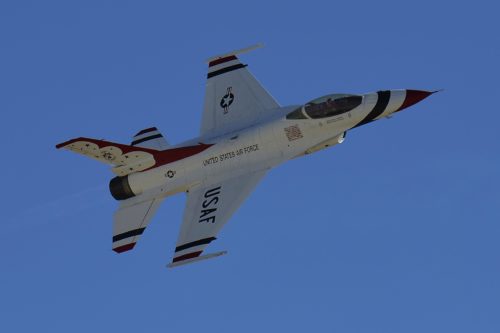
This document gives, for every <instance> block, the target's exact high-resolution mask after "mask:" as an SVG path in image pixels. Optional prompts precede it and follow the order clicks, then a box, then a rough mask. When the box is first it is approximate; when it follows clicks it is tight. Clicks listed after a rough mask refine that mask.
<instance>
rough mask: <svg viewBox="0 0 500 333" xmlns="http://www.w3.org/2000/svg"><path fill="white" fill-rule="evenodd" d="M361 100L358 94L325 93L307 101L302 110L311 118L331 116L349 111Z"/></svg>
mask: <svg viewBox="0 0 500 333" xmlns="http://www.w3.org/2000/svg"><path fill="white" fill-rule="evenodd" d="M362 101H363V97H362V96H358V95H344V94H334V95H327V96H323V97H320V98H317V99H314V100H312V101H310V102H309V103H307V104H306V105H305V106H304V111H305V112H306V114H307V115H308V116H309V117H311V118H313V119H317V118H327V117H333V116H336V115H339V114H342V113H345V112H348V111H351V110H352V109H354V108H355V107H357V106H359V105H360V104H361V102H362Z"/></svg>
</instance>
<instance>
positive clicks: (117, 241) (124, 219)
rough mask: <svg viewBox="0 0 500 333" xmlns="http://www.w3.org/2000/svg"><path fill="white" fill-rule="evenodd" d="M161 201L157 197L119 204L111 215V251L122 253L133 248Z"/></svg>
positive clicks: (161, 199)
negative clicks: (132, 203) (130, 203)
mask: <svg viewBox="0 0 500 333" xmlns="http://www.w3.org/2000/svg"><path fill="white" fill-rule="evenodd" d="M162 201H163V198H159V199H153V200H149V201H144V202H141V203H138V204H135V205H132V206H127V205H125V204H123V205H122V206H120V208H119V209H118V210H117V211H116V212H115V214H114V217H113V251H115V252H116V253H122V252H126V251H129V250H132V249H133V248H134V246H135V244H136V243H137V241H138V240H139V237H140V236H141V235H142V233H143V232H144V230H145V229H146V227H147V226H148V224H149V221H151V218H152V217H153V215H154V214H155V213H156V211H157V210H158V207H160V204H161V203H162Z"/></svg>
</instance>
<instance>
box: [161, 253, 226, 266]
mask: <svg viewBox="0 0 500 333" xmlns="http://www.w3.org/2000/svg"><path fill="white" fill-rule="evenodd" d="M226 253H227V251H220V252H215V253H210V254H205V255H203V256H199V257H195V258H190V259H186V260H182V261H176V262H172V263H170V264H168V265H167V267H168V268H174V267H177V266H182V265H186V264H191V263H193V262H197V261H202V260H206V259H211V258H215V257H220V256H222V255H224V254H226Z"/></svg>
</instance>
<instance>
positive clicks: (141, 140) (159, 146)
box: [131, 127, 170, 150]
mask: <svg viewBox="0 0 500 333" xmlns="http://www.w3.org/2000/svg"><path fill="white" fill-rule="evenodd" d="M131 145H132V146H136V147H143V148H151V149H156V150H165V149H168V147H169V146H170V145H169V144H168V142H167V140H166V139H165V138H164V137H163V135H162V134H161V133H160V131H158V129H157V128H156V127H150V128H146V129H143V130H142V131H139V132H138V133H137V134H136V135H134V137H133V139H132V143H131Z"/></svg>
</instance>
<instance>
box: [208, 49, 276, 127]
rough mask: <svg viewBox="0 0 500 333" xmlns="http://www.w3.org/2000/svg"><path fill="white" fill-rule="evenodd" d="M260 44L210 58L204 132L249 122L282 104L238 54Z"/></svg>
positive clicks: (246, 124) (240, 125)
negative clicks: (242, 61)
mask: <svg viewBox="0 0 500 333" xmlns="http://www.w3.org/2000/svg"><path fill="white" fill-rule="evenodd" d="M256 47H259V45H256V46H254V47H249V48H247V49H242V50H237V51H233V52H229V53H226V54H223V55H220V56H216V57H213V58H210V59H208V74H207V84H206V90H205V103H204V110H203V118H202V122H201V129H200V135H201V136H206V135H208V136H216V135H220V134H225V133H229V132H232V131H234V130H237V129H240V128H243V127H245V126H248V125H250V124H251V123H252V122H253V121H255V120H256V119H257V118H258V117H259V116H260V115H261V114H262V113H263V112H265V111H266V110H269V109H274V108H277V107H279V104H278V103H277V102H276V101H275V100H274V98H273V97H272V96H271V95H270V94H269V93H268V92H267V91H266V90H265V89H264V87H262V85H261V84H260V83H259V82H258V81H257V80H256V79H255V77H254V76H253V75H252V74H251V73H250V71H249V70H248V69H247V68H246V66H247V65H245V64H242V63H241V62H240V61H239V59H238V58H237V57H236V55H237V54H240V53H243V52H247V51H250V50H253V49H254V48H256Z"/></svg>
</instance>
